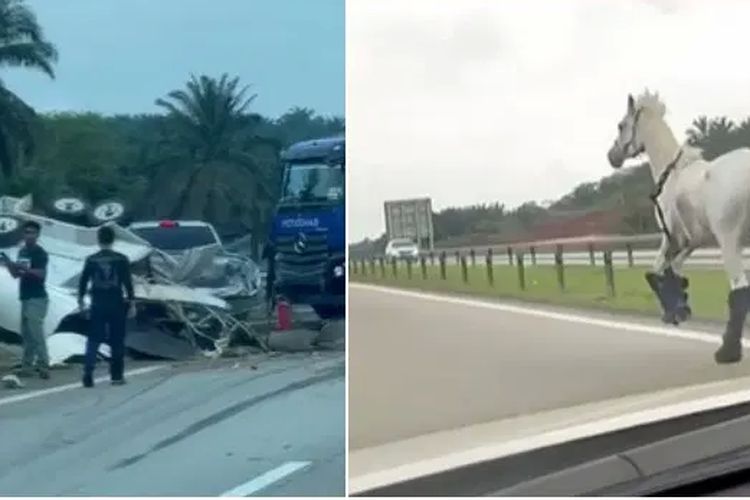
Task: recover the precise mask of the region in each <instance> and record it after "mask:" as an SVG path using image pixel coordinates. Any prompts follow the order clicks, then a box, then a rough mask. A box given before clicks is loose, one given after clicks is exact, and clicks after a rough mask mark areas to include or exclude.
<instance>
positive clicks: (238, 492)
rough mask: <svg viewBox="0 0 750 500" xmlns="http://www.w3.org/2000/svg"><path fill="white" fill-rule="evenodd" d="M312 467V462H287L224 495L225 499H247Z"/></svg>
mask: <svg viewBox="0 0 750 500" xmlns="http://www.w3.org/2000/svg"><path fill="white" fill-rule="evenodd" d="M308 465H310V462H287V463H285V464H284V465H280V466H279V467H276V468H275V469H271V470H269V471H268V472H266V473H265V474H261V475H260V476H258V477H256V478H253V479H251V480H250V481H248V482H246V483H242V484H241V485H239V486H237V487H236V488H233V489H231V490H229V491H227V492H226V493H222V494H221V496H223V497H247V496H250V495H252V494H253V493H256V492H258V491H260V490H262V489H264V488H267V487H269V486H270V485H272V484H273V483H275V482H277V481H280V480H281V479H284V478H285V477H287V476H289V475H291V474H294V473H295V472H297V471H298V470H300V469H304V468H305V467H307V466H308Z"/></svg>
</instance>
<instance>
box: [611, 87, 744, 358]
mask: <svg viewBox="0 0 750 500" xmlns="http://www.w3.org/2000/svg"><path fill="white" fill-rule="evenodd" d="M665 112H666V108H665V106H664V104H663V103H662V102H661V101H660V100H659V96H658V94H651V93H649V92H648V91H646V92H644V93H643V94H642V95H641V96H639V97H638V99H633V96H632V95H629V96H628V105H627V112H626V113H625V117H624V118H623V119H622V120H621V121H620V123H619V124H618V135H617V138H616V139H615V143H614V144H613V145H612V147H611V148H610V150H609V153H608V155H607V156H608V158H609V162H610V164H611V165H612V167H614V168H619V167H621V166H622V164H623V163H624V161H625V159H627V158H634V157H636V156H638V155H640V154H642V153H644V152H645V153H646V155H647V156H648V159H649V163H650V165H651V174H652V176H653V178H654V182H655V183H656V186H657V190H656V192H655V193H654V195H652V199H654V200H655V201H656V203H657V205H656V207H655V208H656V212H657V218H658V219H657V220H659V226H660V227H661V228H662V231H663V233H664V236H663V238H662V243H661V247H660V249H659V254H658V257H657V259H656V262H655V263H654V267H653V272H652V273H647V275H646V279H647V281H648V283H649V285H650V286H651V288H652V289H653V290H654V292H655V293H656V295H657V297H658V298H659V301H660V302H661V305H662V308H663V309H664V321H667V322H673V323H675V324H678V323H679V322H680V321H684V320H686V319H687V318H688V317H689V315H690V308H689V306H688V304H687V294H686V293H685V292H684V290H685V289H687V280H685V279H684V278H682V277H680V275H679V273H680V270H681V268H682V264H683V263H684V262H685V259H687V258H688V256H690V254H691V253H692V252H693V251H694V250H695V249H696V248H698V247H700V246H703V245H706V244H708V243H710V242H711V241H712V239H715V240H716V242H717V243H718V244H719V247H720V248H721V255H722V261H723V264H724V269H725V270H726V273H727V277H728V279H729V287H730V292H729V297H728V303H729V319H728V321H727V326H726V330H725V331H724V336H723V341H722V345H721V347H720V348H719V350H718V351H716V353H715V356H714V357H715V359H716V361H717V362H718V363H733V362H737V361H739V360H740V359H741V358H742V329H743V326H744V323H745V318H746V316H747V313H748V309H750V286H749V285H748V280H747V277H746V276H745V270H744V268H743V263H742V242H743V239H744V237H745V236H746V234H747V232H748V229H749V223H750V149H749V148H740V149H736V150H734V151H731V152H729V153H726V154H724V155H722V156H720V157H718V158H716V159H714V160H713V161H706V160H705V159H704V158H703V155H702V152H701V150H699V149H697V148H693V147H690V146H686V145H685V146H682V147H680V145H679V144H678V143H677V140H676V139H675V136H674V134H673V133H672V131H671V130H670V128H669V126H668V125H667V124H666V122H665V121H664V114H665ZM661 214H663V216H662V215H661Z"/></svg>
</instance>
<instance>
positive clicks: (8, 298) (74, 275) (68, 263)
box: [0, 196, 261, 364]
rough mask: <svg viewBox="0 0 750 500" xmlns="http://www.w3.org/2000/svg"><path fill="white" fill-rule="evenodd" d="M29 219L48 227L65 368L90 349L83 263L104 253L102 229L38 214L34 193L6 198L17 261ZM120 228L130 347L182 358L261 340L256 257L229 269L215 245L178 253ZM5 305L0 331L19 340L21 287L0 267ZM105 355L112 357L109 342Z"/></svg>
mask: <svg viewBox="0 0 750 500" xmlns="http://www.w3.org/2000/svg"><path fill="white" fill-rule="evenodd" d="M26 220H34V221H37V222H38V223H39V224H41V226H42V231H41V236H40V238H39V242H40V244H41V245H42V247H43V248H44V249H45V250H46V251H47V253H48V254H49V263H48V269H47V280H46V282H47V291H48V294H49V311H48V313H47V317H46V320H45V324H44V328H45V334H46V336H47V345H48V348H49V353H50V361H51V362H52V363H53V364H59V363H62V362H65V361H69V360H71V359H72V358H76V357H79V356H82V354H83V352H84V347H85V342H86V334H87V332H88V319H87V314H86V313H85V311H84V312H83V313H80V312H79V311H78V305H77V299H76V291H77V285H78V278H79V275H80V273H81V271H82V268H83V262H84V260H85V259H86V257H87V256H88V255H90V254H92V253H94V252H96V251H97V249H98V248H97V244H96V228H91V227H82V226H78V225H74V224H70V223H67V222H61V221H58V220H55V219H51V218H47V217H44V216H41V215H38V214H35V213H32V199H31V197H30V196H27V197H24V198H13V197H7V196H6V197H0V249H1V250H2V251H4V252H5V253H6V254H8V256H9V257H11V258H15V256H16V253H17V251H18V249H19V248H20V240H21V232H20V231H21V226H22V224H23V221H26ZM113 227H114V229H115V232H116V235H117V238H116V242H115V245H114V249H115V250H117V251H118V252H121V253H123V254H125V255H126V256H127V257H128V258H129V259H130V261H131V263H132V265H133V278H134V286H135V295H136V301H137V311H138V314H137V315H136V318H135V319H133V320H130V322H129V324H128V334H127V337H126V347H127V348H128V350H129V351H130V352H131V353H133V354H140V355H144V356H151V357H159V358H167V359H182V358H187V357H189V356H192V355H194V354H195V353H196V352H198V351H204V352H205V351H208V352H213V353H218V352H220V350H221V349H222V347H224V346H225V345H226V344H227V343H228V342H229V341H230V339H231V338H232V337H234V336H236V335H242V336H245V337H247V338H250V339H252V340H253V341H256V342H258V343H261V341H260V339H258V338H256V337H255V335H254V334H253V331H252V329H251V327H250V326H249V324H248V322H246V321H244V319H245V318H246V317H247V315H248V312H249V308H252V307H254V306H255V304H256V303H257V302H258V295H259V287H260V273H259V270H258V268H257V266H255V264H254V263H253V262H252V261H251V260H249V259H241V260H239V261H238V260H237V259H234V261H233V265H231V266H226V265H225V264H226V260H225V259H222V258H220V255H219V254H220V252H221V249H217V248H215V247H214V246H209V247H206V248H196V249H193V250H191V251H190V252H188V253H186V254H183V255H181V256H179V257H176V256H171V255H169V254H166V253H164V252H161V251H159V250H157V249H155V248H154V247H152V246H151V245H150V244H149V243H148V242H146V241H145V240H143V239H141V238H139V237H138V236H137V235H136V234H134V233H133V232H131V231H129V230H127V229H124V228H122V227H120V226H118V225H114V224H113ZM217 266H219V267H217ZM207 277H210V279H207ZM201 285H202V286H201ZM228 299H240V300H239V302H238V303H239V304H242V306H241V307H244V308H245V310H238V307H237V306H235V307H231V306H230V304H229V303H228V302H227V300H228ZM0 303H2V307H0V330H2V331H3V332H4V333H6V334H8V333H10V334H14V333H15V334H16V335H17V334H18V332H19V327H20V306H19V305H18V283H17V282H16V281H15V280H14V279H13V278H11V276H10V275H9V274H8V273H7V272H6V270H5V269H0ZM100 354H101V355H102V356H104V357H107V356H108V354H109V349H108V346H106V344H105V345H103V346H102V348H101V350H100Z"/></svg>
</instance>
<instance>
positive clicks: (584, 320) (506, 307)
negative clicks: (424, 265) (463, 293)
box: [349, 283, 750, 348]
mask: <svg viewBox="0 0 750 500" xmlns="http://www.w3.org/2000/svg"><path fill="white" fill-rule="evenodd" d="M349 286H351V287H354V288H361V289H366V290H371V291H375V292H380V293H386V294H391V295H398V296H402V297H409V298H413V299H419V300H428V301H433V302H442V303H444V304H453V305H460V306H466V307H474V308H478V309H489V310H493V311H502V312H507V313H513V314H524V315H527V316H535V317H537V318H544V319H552V320H557V321H565V322H568V323H579V324H583V325H589V326H598V327H602V328H609V329H612V330H618V331H621V332H622V331H627V332H633V333H648V334H652V335H660V336H662V337H672V338H678V339H683V340H693V341H696V342H703V343H707V344H714V345H717V344H719V343H720V342H721V337H720V336H719V335H714V334H710V333H707V332H702V331H699V330H683V329H681V328H678V327H675V326H672V327H664V326H654V325H646V324H641V323H629V322H627V321H617V320H609V319H602V318H595V317H591V316H585V315H583V314H573V313H561V312H555V311H549V310H545V309H543V306H541V305H540V306H535V307H531V306H529V307H525V306H517V305H511V304H504V303H501V302H484V301H481V300H472V299H463V298H459V297H451V296H449V295H438V294H433V293H424V292H412V291H408V290H401V289H397V288H390V287H383V286H376V285H365V284H362V283H349ZM742 345H743V347H745V348H748V347H750V340H748V339H743V341H742Z"/></svg>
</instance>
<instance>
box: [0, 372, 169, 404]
mask: <svg viewBox="0 0 750 500" xmlns="http://www.w3.org/2000/svg"><path fill="white" fill-rule="evenodd" d="M165 368H167V367H166V366H146V367H143V368H137V369H135V370H130V371H127V372H125V376H126V377H135V376H137V375H145V374H147V373H152V372H155V371H157V370H163V369H165ZM107 380H109V377H108V376H101V377H98V378H96V379H94V382H96V383H97V384H100V383H102V382H106V381H107ZM80 388H81V383H80V382H75V383H72V384H65V385H60V386H57V387H50V388H49V389H41V390H38V391H34V392H29V393H26V394H19V395H17V396H10V397H7V398H3V399H0V406H3V405H9V404H12V403H20V402H21V401H28V400H30V399H36V398H40V397H43V396H49V395H51V394H58V393H60V392H66V391H70V390H73V389H80Z"/></svg>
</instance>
